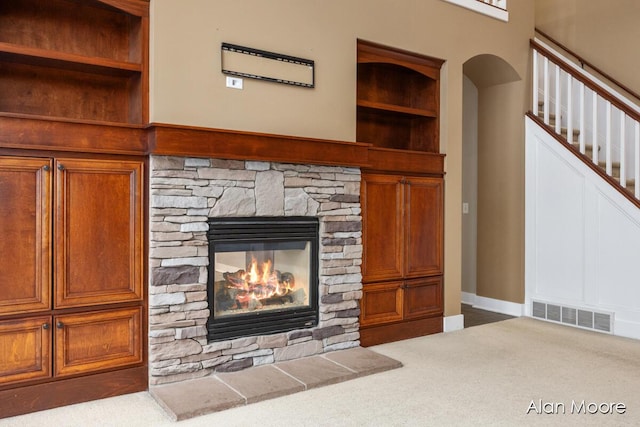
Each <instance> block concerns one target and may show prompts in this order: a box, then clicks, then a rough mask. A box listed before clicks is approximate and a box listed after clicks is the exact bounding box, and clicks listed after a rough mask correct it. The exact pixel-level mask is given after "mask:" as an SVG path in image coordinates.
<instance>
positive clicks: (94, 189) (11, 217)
mask: <svg viewBox="0 0 640 427" xmlns="http://www.w3.org/2000/svg"><path fill="white" fill-rule="evenodd" d="M148 45H149V1H148V0H46V1H45V0H11V1H2V2H0V94H1V95H0V236H1V237H0V272H1V273H2V274H0V355H1V356H0V418H3V417H6V416H12V415H17V414H21V413H25V412H31V411H36V410H42V409H48V408H52V407H56V406H61V405H65V404H70V403H77V402H83V401H87V400H92V399H97V398H101V397H108V396H114V395H117V394H123V393H129V392H133V391H140V390H144V389H146V388H147V381H148V380H147V367H146V351H145V345H146V334H145V330H146V297H145V287H144V282H145V275H146V272H145V265H146V263H145V252H146V250H145V240H144V235H145V228H146V226H145V223H144V218H145V216H144V209H145V188H144V174H145V166H144V165H145V162H146V161H145V159H144V157H143V156H145V155H146V154H147V143H146V136H145V134H144V132H145V130H144V127H145V126H146V124H147V123H148V91H149V87H148V86H149V85H148V56H149V54H148V52H149V48H148Z"/></svg>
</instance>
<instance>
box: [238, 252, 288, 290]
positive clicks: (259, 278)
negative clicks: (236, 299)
mask: <svg viewBox="0 0 640 427" xmlns="http://www.w3.org/2000/svg"><path fill="white" fill-rule="evenodd" d="M247 270H248V272H247V273H245V275H244V277H243V279H244V286H243V288H244V290H245V291H247V292H248V293H250V294H251V298H257V299H266V298H271V297H274V296H283V295H286V294H287V293H288V292H289V291H291V290H292V289H293V285H292V284H291V283H288V282H287V283H283V282H281V281H279V280H278V273H277V272H276V271H275V270H273V269H272V264H271V260H267V261H265V262H263V263H262V265H261V266H259V265H258V262H257V261H256V260H255V258H254V259H252V260H251V266H250V267H249V268H248V269H247Z"/></svg>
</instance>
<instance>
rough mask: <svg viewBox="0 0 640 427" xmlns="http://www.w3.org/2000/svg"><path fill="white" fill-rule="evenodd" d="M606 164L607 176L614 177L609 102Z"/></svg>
mask: <svg viewBox="0 0 640 427" xmlns="http://www.w3.org/2000/svg"><path fill="white" fill-rule="evenodd" d="M605 137H606V139H605V154H604V155H605V162H606V171H607V175H609V176H611V175H613V163H612V162H611V103H610V102H609V101H607V125H606V133H605Z"/></svg>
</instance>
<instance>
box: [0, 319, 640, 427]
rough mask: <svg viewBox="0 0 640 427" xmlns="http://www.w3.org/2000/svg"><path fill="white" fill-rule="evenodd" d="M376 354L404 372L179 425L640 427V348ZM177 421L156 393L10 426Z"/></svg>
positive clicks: (512, 337)
mask: <svg viewBox="0 0 640 427" xmlns="http://www.w3.org/2000/svg"><path fill="white" fill-rule="evenodd" d="M371 349H373V350H374V351H376V352H378V353H381V354H384V355H386V356H389V357H391V358H394V359H396V360H399V361H401V362H402V363H403V365H404V366H403V367H402V368H399V369H394V370H391V371H387V372H382V373H379V374H374V375H370V376H367V377H363V378H358V379H355V380H351V381H346V382H343V383H340V384H333V385H329V386H326V387H321V388H317V389H312V390H309V391H304V392H300V393H296V394H292V395H289V396H285V397H281V398H277V399H272V400H267V401H262V402H259V403H255V404H251V405H247V406H243V407H239V408H234V409H230V410H226V411H222V412H217V413H214V414H210V415H205V416H202V417H197V418H193V419H190V420H186V421H182V422H179V423H177V424H178V425H180V426H212V425H219V426H225V427H228V426H287V427H292V426H332V427H333V426H479V425H480V426H483V425H486V426H500V425H504V426H515V425H518V426H522V425H540V426H549V425H563V426H567V425H569V426H571V425H580V426H582V425H594V426H602V425H610V426H621V425H640V341H636V340H628V339H624V338H619V337H613V336H609V335H604V334H599V333H595V332H589V331H583V330H578V329H575V328H570V327H566V326H561V325H555V324H551V323H545V322H542V321H538V320H533V319H529V318H519V319H512V320H506V321H503V322H498V323H493V324H489V325H484V326H476V327H473V328H468V329H465V330H463V331H458V332H453V333H447V334H437V335H432V336H428V337H422V338H416V339H411V340H406V341H401V342H396V343H390V344H384V345H381V346H376V347H372V348H371ZM540 399H542V403H545V402H547V405H546V407H545V408H541V407H540V403H539V401H540ZM583 400H584V401H585V407H584V409H586V408H587V406H586V405H588V404H589V403H592V402H593V403H596V404H600V403H605V402H614V403H623V404H624V405H625V406H626V411H625V413H624V414H617V413H616V414H612V415H610V414H606V415H605V414H589V413H587V414H584V413H580V414H577V413H574V414H572V413H571V412H572V409H574V408H572V402H574V401H575V403H576V405H578V408H580V405H581V403H582V401H583ZM532 401H533V402H534V403H533V404H534V405H535V406H536V407H539V409H547V410H550V409H555V410H556V411H558V412H561V410H562V405H564V410H565V414H536V413H535V410H533V409H532V410H531V411H530V413H529V414H526V412H527V410H528V409H529V408H530V407H531V405H532V403H531V402H532ZM552 407H553V408H552ZM591 408H592V409H593V407H591ZM175 424H176V423H173V422H171V421H170V420H169V418H168V417H167V416H166V415H165V414H164V413H163V411H162V409H161V408H160V407H159V406H158V405H157V404H156V403H155V402H154V401H153V399H152V398H151V397H150V396H149V395H148V394H147V393H136V394H132V395H127V396H120V397H116V398H111V399H105V400H102V401H98V402H89V403H85V404H80V405H73V406H69V407H66V408H58V409H53V410H49V411H43V412H40V413H36V414H29V415H23V416H19V417H15V418H10V419H5V420H0V425H1V426H20V427H23V426H41V425H48V426H83V427H84V426H127V427H129V426H162V425H175Z"/></svg>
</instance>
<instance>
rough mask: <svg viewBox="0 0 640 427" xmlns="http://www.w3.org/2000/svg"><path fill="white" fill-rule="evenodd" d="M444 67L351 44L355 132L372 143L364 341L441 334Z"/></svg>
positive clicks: (365, 195) (365, 210)
mask: <svg viewBox="0 0 640 427" xmlns="http://www.w3.org/2000/svg"><path fill="white" fill-rule="evenodd" d="M442 63H443V61H442V60H439V59H435V58H430V57H426V56H422V55H416V54H413V53H410V52H406V51H402V50H398V49H393V48H389V47H386V46H381V45H377V44H374V43H370V42H366V41H358V82H357V88H358V91H357V130H356V134H357V139H358V141H360V142H368V143H370V144H372V146H371V147H370V149H369V162H370V165H369V166H368V167H366V168H364V172H363V174H362V183H361V204H362V216H363V247H364V250H363V264H362V275H363V296H362V300H361V304H360V326H361V329H360V341H361V343H362V344H363V345H365V346H367V345H374V344H380V343H383V342H388V341H395V340H399V339H404V338H410V337H415V336H419V335H425V334H428V333H435V332H440V331H442V316H443V289H442V287H443V253H444V243H443V242H444V234H443V227H444V219H443V215H444V181H443V175H444V170H443V156H442V155H441V154H440V153H439V132H438V120H439V119H438V115H439V91H440V89H439V87H440V86H439V80H440V77H439V76H440V66H441V65H442Z"/></svg>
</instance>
